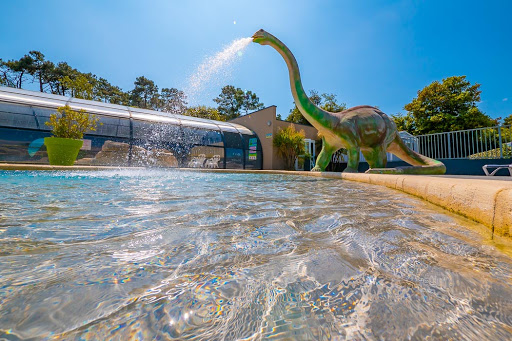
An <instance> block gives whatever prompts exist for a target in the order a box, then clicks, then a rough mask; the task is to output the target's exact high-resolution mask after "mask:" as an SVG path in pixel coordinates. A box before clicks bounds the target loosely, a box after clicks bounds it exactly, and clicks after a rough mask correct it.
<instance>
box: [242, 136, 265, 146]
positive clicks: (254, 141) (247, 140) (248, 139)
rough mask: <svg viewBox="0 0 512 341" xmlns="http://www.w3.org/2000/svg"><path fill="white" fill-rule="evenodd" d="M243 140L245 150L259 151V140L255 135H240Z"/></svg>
mask: <svg viewBox="0 0 512 341" xmlns="http://www.w3.org/2000/svg"><path fill="white" fill-rule="evenodd" d="M242 136H243V138H244V149H245V150H261V143H260V139H259V138H258V136H257V135H245V134H244V135H242Z"/></svg>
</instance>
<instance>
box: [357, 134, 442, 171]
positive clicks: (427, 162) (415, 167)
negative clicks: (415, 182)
mask: <svg viewBox="0 0 512 341" xmlns="http://www.w3.org/2000/svg"><path fill="white" fill-rule="evenodd" d="M388 151H389V152H390V153H392V154H394V155H396V156H398V157H399V158H400V159H401V160H402V161H405V162H407V163H408V164H411V165H412V166H406V167H396V168H371V169H369V170H368V171H366V172H367V173H377V174H428V175H434V174H444V173H445V172H446V166H445V165H444V163H442V162H441V161H437V160H434V159H431V158H429V157H426V156H425V155H421V154H419V153H416V152H415V151H414V150H411V149H410V148H409V147H407V145H406V144H405V143H404V141H402V139H401V138H400V136H399V135H398V134H397V135H396V136H395V139H394V140H393V142H391V144H390V145H389V147H388Z"/></svg>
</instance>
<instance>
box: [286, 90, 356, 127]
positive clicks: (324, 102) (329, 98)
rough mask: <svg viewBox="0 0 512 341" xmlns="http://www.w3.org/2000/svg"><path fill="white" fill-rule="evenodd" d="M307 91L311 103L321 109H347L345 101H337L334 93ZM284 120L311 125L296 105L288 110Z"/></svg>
mask: <svg viewBox="0 0 512 341" xmlns="http://www.w3.org/2000/svg"><path fill="white" fill-rule="evenodd" d="M309 93H310V96H309V99H310V101H311V102H313V104H314V105H316V106H317V107H319V108H322V109H323V110H326V111H329V112H340V111H343V110H345V109H347V105H346V104H345V103H338V102H337V100H336V95H335V94H327V93H323V94H322V95H319V94H318V91H316V90H311V91H310V92H309ZM286 121H288V122H293V123H299V124H304V125H308V126H310V125H311V123H309V122H308V120H306V119H305V118H304V116H302V113H301V112H300V111H299V108H297V105H295V106H294V108H293V109H292V110H290V115H288V117H287V118H286Z"/></svg>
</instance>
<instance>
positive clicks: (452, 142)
mask: <svg viewBox="0 0 512 341" xmlns="http://www.w3.org/2000/svg"><path fill="white" fill-rule="evenodd" d="M415 138H416V139H417V141H418V149H417V151H418V152H419V153H420V154H423V155H425V156H428V157H431V158H433V159H503V158H511V157H512V126H510V125H507V126H496V127H488V128H477V129H468V130H458V131H450V132H445V133H436V134H427V135H419V136H415Z"/></svg>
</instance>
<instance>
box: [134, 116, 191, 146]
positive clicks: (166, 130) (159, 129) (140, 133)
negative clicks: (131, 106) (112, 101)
mask: <svg viewBox="0 0 512 341" xmlns="http://www.w3.org/2000/svg"><path fill="white" fill-rule="evenodd" d="M133 137H134V138H135V139H142V140H151V141H160V142H177V143H178V142H181V140H182V133H181V129H180V127H179V126H177V125H174V124H164V123H160V122H158V123H155V122H145V121H139V120H133Z"/></svg>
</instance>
